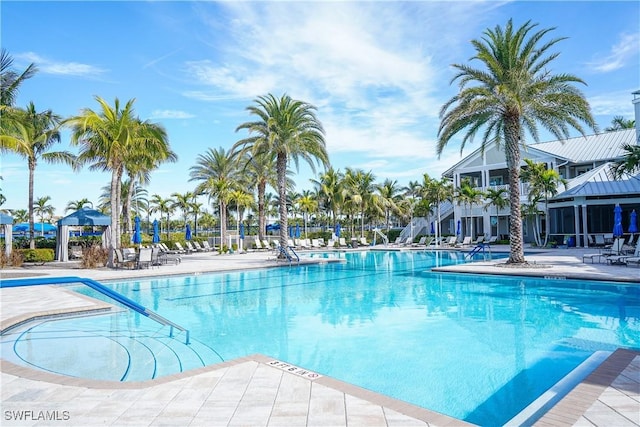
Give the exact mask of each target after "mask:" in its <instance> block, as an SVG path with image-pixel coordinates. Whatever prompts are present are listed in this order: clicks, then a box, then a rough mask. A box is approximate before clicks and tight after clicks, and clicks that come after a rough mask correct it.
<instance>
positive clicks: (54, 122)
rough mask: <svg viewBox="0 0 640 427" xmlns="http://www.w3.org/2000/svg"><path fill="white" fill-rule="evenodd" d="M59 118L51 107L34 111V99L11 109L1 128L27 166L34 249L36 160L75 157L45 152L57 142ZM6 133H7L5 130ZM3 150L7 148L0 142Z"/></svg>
mask: <svg viewBox="0 0 640 427" xmlns="http://www.w3.org/2000/svg"><path fill="white" fill-rule="evenodd" d="M60 120H61V119H60V117H59V116H58V115H56V114H54V113H53V112H52V111H51V110H46V111H43V112H40V113H39V112H37V111H36V107H35V105H34V104H33V102H31V103H29V105H28V106H27V108H26V109H24V110H22V109H14V110H13V111H12V113H11V120H10V121H9V124H8V125H6V126H5V128H4V129H3V132H2V135H0V139H2V140H4V141H9V145H7V146H11V147H13V149H11V150H10V151H13V152H15V153H16V154H18V155H20V156H22V157H24V158H25V159H26V160H27V166H28V169H29V184H28V186H29V187H28V194H29V206H28V207H29V234H30V236H31V237H30V239H29V247H30V248H31V249H35V240H34V237H33V236H34V230H33V205H34V201H33V186H34V177H35V170H36V166H37V165H38V160H40V159H42V160H44V161H46V162H47V163H67V164H72V163H73V161H74V159H75V156H74V155H73V154H71V153H70V152H68V151H51V152H50V151H48V150H49V149H50V148H51V147H52V146H53V145H54V144H57V143H59V142H60V132H59V131H58V125H59V123H60ZM5 132H6V133H5ZM1 147H2V151H6V150H7V149H6V148H4V147H5V144H2V146H1Z"/></svg>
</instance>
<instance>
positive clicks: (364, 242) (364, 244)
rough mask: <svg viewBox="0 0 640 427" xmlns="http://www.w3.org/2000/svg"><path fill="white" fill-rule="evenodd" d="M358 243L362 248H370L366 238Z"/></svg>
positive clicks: (362, 238)
mask: <svg viewBox="0 0 640 427" xmlns="http://www.w3.org/2000/svg"><path fill="white" fill-rule="evenodd" d="M358 243H360V244H361V245H362V246H369V242H367V238H366V237H361V238H360V241H359V242H358Z"/></svg>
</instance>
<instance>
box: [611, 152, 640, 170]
mask: <svg viewBox="0 0 640 427" xmlns="http://www.w3.org/2000/svg"><path fill="white" fill-rule="evenodd" d="M622 149H623V150H624V151H625V152H626V154H625V155H624V157H623V158H622V159H621V160H619V161H617V162H616V163H615V164H614V166H613V171H614V174H615V176H616V177H617V178H622V176H623V175H625V174H629V175H632V174H635V173H638V172H640V145H632V144H624V145H623V146H622Z"/></svg>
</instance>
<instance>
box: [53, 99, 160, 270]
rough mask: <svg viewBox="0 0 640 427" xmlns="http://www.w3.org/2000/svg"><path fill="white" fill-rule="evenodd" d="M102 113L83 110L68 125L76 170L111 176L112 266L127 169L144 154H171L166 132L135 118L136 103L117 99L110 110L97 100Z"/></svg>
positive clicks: (155, 125)
mask: <svg viewBox="0 0 640 427" xmlns="http://www.w3.org/2000/svg"><path fill="white" fill-rule="evenodd" d="M95 99H96V101H97V102H98V104H99V106H100V110H98V111H93V110H91V109H89V108H85V109H84V110H82V112H81V114H80V115H79V116H75V117H71V118H70V119H68V120H67V121H66V122H65V123H66V125H68V126H70V127H71V143H72V144H73V145H80V147H81V148H80V154H79V155H78V160H77V167H82V166H83V165H85V164H90V166H89V168H90V169H92V170H103V171H110V172H111V184H110V189H111V227H112V228H113V231H114V232H113V233H112V237H111V241H110V242H109V253H110V255H109V257H110V259H109V265H112V260H113V259H112V256H113V250H114V249H115V248H117V247H118V246H119V244H120V241H121V234H120V233H121V230H120V215H119V214H120V212H119V206H120V205H121V203H120V200H121V199H120V191H119V190H120V186H121V181H122V176H123V174H124V171H125V166H126V165H127V164H128V162H130V161H131V159H135V158H138V157H139V156H141V155H142V154H141V153H146V152H150V153H162V154H164V153H168V152H170V151H171V150H170V149H169V142H168V137H167V133H166V131H165V130H164V128H163V127H162V126H160V125H158V124H155V123H151V122H148V121H141V120H140V119H139V118H138V117H136V116H135V115H134V110H133V104H134V102H135V99H131V100H129V101H128V102H127V103H126V104H125V106H124V108H121V105H120V101H119V100H118V98H116V99H115V102H114V105H113V107H111V106H110V105H109V104H108V103H107V102H106V101H105V100H104V99H102V98H100V97H99V96H96V97H95Z"/></svg>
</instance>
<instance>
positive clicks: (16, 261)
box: [5, 250, 24, 267]
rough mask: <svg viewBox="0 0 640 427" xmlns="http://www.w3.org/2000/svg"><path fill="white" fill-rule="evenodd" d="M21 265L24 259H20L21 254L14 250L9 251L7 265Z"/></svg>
mask: <svg viewBox="0 0 640 427" xmlns="http://www.w3.org/2000/svg"><path fill="white" fill-rule="evenodd" d="M5 256H6V255H5ZM23 263H24V258H23V257H22V254H21V253H20V252H18V251H16V250H14V251H11V256H10V257H9V265H11V266H12V267H20V266H22V264H23Z"/></svg>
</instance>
